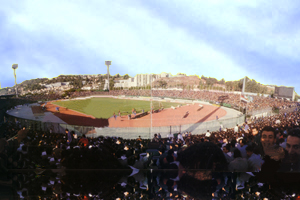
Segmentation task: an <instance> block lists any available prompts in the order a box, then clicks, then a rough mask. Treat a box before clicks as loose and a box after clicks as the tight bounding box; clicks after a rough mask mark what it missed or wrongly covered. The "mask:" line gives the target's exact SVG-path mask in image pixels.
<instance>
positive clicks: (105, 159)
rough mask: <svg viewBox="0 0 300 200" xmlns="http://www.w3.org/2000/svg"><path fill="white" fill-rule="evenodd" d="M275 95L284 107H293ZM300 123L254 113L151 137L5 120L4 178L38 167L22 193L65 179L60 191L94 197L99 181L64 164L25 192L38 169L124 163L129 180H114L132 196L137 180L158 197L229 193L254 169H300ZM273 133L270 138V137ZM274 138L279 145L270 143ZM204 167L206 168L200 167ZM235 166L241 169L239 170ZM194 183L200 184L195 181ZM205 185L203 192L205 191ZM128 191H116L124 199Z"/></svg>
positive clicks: (297, 118) (1, 145) (45, 189)
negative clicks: (230, 122)
mask: <svg viewBox="0 0 300 200" xmlns="http://www.w3.org/2000/svg"><path fill="white" fill-rule="evenodd" d="M126 95H128V94H126ZM274 102H275V103H277V104H276V105H277V106H287V107H288V106H289V104H279V103H278V102H277V101H274ZM299 123H300V114H299V112H290V113H282V114H279V115H274V116H269V117H261V118H254V119H252V120H251V121H247V122H245V123H244V124H237V125H236V127H233V128H224V127H220V130H219V131H213V132H210V131H209V130H208V131H207V133H203V134H201V135H193V133H191V132H186V133H178V135H177V134H176V135H172V134H170V135H169V136H168V138H161V136H160V134H159V133H158V134H155V135H154V137H153V140H152V141H150V140H148V139H142V138H140V137H139V138H137V139H136V140H127V139H122V138H117V137H97V138H89V137H86V136H85V135H82V136H78V135H77V134H76V133H75V132H73V131H69V130H66V132H65V134H56V133H53V132H52V131H51V130H50V131H49V132H43V131H33V130H30V129H29V130H27V127H21V126H20V124H19V123H18V122H17V121H15V122H12V121H8V122H6V123H4V124H2V125H1V127H0V130H1V131H0V133H1V141H0V155H1V160H0V167H1V171H2V173H1V177H0V178H1V180H0V181H1V182H0V184H11V183H10V180H14V179H15V175H14V174H13V173H12V172H13V171H14V170H22V169H31V170H34V173H29V174H28V175H29V176H27V178H24V179H25V180H22V181H21V184H20V181H19V182H18V186H17V187H18V189H19V191H21V195H25V196H26V195H35V194H45V193H47V194H48V193H49V194H50V193H52V192H53V191H54V190H55V189H57V188H58V185H64V190H65V191H66V192H65V193H63V192H60V193H59V195H60V198H61V197H63V198H68V197H70V196H71V197H76V195H77V194H80V195H83V196H88V195H89V194H92V193H93V195H92V196H97V195H98V196H101V194H100V193H99V192H98V193H97V192H95V190H93V191H94V192H92V189H95V188H93V184H88V183H86V184H87V185H88V187H83V188H80V185H81V184H80V183H74V182H77V181H76V180H77V179H76V178H74V177H76V175H75V174H74V173H73V174H72V173H70V172H67V174H68V173H69V176H64V173H62V172H61V171H60V174H53V173H50V175H49V176H48V178H47V179H44V180H43V181H44V182H47V184H46V185H43V186H41V187H39V188H38V189H35V190H27V191H26V192H24V191H22V190H21V188H22V186H24V185H26V186H28V187H30V186H29V185H30V184H33V182H32V180H34V179H32V176H35V175H36V174H42V173H47V170H53V169H59V170H62V171H63V170H64V169H69V170H70V169H72V170H80V169H89V170H94V169H122V170H125V171H126V172H125V173H123V175H124V174H125V178H124V180H122V179H120V180H119V183H117V184H115V185H113V186H112V187H115V188H118V191H122V192H123V193H124V195H125V197H126V196H128V195H129V194H131V195H132V194H136V192H137V191H135V192H134V189H133V188H136V187H137V188H139V190H138V195H137V196H139V197H140V196H144V197H145V198H150V197H149V196H147V195H146V193H145V191H148V190H149V191H151V193H152V194H153V196H152V197H153V198H164V197H166V198H167V197H172V196H173V197H174V196H175V197H176V196H177V197H176V198H180V197H182V195H181V193H182V192H185V193H187V194H189V195H191V196H196V197H207V196H209V195H211V194H212V193H213V195H214V196H216V197H220V196H223V197H224V195H225V196H226V195H227V196H229V194H231V193H232V192H233V191H235V190H236V189H243V188H245V187H246V183H247V182H248V181H249V180H250V179H251V177H252V176H253V173H257V172H262V171H266V170H267V171H268V172H270V171H271V172H277V171H283V172H291V171H296V172H299V171H300V165H299V164H300V163H299V155H298V153H297V151H295V148H297V145H298V146H300V143H299V144H290V142H288V140H289V138H291V137H295V138H296V139H297V137H299V138H300V134H298V132H297V131H295V130H297V128H299ZM265 133H268V135H266V134H265ZM265 135H266V137H267V138H264V137H265ZM269 137H271V139H270V138H269ZM266 141H267V142H268V145H269V143H270V144H271V145H269V147H272V148H273V149H271V150H270V148H266V147H265V146H264V145H263V144H265V143H264V142H266ZM293 141H295V140H293ZM293 149H294V150H293ZM299 154H300V153H299ZM297 156H298V157H297ZM291 158H293V159H294V161H293V162H291V161H290V160H291ZM295 159H298V160H296V161H295ZM144 169H152V170H162V171H160V172H159V173H154V174H152V173H151V175H149V174H145V173H144V172H143V170H144ZM199 169H200V170H204V171H200V172H198V171H197V172H196V171H194V170H199ZM174 170H175V171H174ZM3 172H4V173H3ZM217 172H218V173H217ZM229 172H237V173H238V174H237V175H235V177H234V176H232V175H230V174H228V173H229ZM246 172H252V173H246ZM70 174H72V176H71V175H70ZM92 174H94V175H95V174H97V173H96V172H94V173H92ZM99 174H100V175H101V176H105V175H103V174H101V173H99ZM114 175H115V176H114ZM117 175H118V176H117ZM77 176H78V177H79V176H81V179H80V181H81V180H83V182H84V183H85V179H84V177H86V176H90V175H87V174H85V173H81V174H80V175H78V174H77ZM110 176H111V177H114V178H115V180H118V178H120V177H121V176H122V174H118V173H115V172H114V173H112V174H111V175H110ZM128 176H129V177H131V178H128ZM53 177H54V179H53ZM66 177H67V178H66ZM17 179H18V178H17ZM100 179H101V178H100ZM18 180H19V179H18ZM150 180H152V181H150ZM95 181H96V180H95ZM98 181H99V180H98ZM106 181H108V180H106ZM63 182H65V183H66V182H67V183H68V184H64V183H63ZM108 182H109V181H108ZM92 183H93V182H92ZM233 183H234V184H233ZM99 184H100V183H99ZM34 185H35V184H34ZM66 185H72V186H74V187H69V186H68V187H67V186H66ZM192 185H197V187H195V188H193V187H191V186H192ZM23 188H24V187H23ZM74 188H76V189H74ZM222 188H224V189H222ZM49 191H50V192H49ZM197 191H198V193H199V191H200V193H201V194H200V195H198V196H197V194H196V193H197ZM123 193H122V194H123ZM125 193H126V194H125ZM120 194H121V193H118V194H114V195H111V196H110V197H116V198H117V197H118V195H120ZM129 196H130V195H129ZM102 197H103V195H102Z"/></svg>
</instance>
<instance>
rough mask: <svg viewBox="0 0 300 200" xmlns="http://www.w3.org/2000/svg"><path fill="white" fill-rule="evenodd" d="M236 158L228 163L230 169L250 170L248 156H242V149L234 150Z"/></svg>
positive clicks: (233, 170)
mask: <svg viewBox="0 0 300 200" xmlns="http://www.w3.org/2000/svg"><path fill="white" fill-rule="evenodd" d="M233 158H234V160H233V161H231V162H230V163H229V165H228V170H229V171H231V172H246V171H247V170H248V162H247V159H246V158H242V154H241V152H240V150H238V149H235V150H234V152H233Z"/></svg>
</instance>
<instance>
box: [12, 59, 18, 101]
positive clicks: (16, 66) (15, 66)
mask: <svg viewBox="0 0 300 200" xmlns="http://www.w3.org/2000/svg"><path fill="white" fill-rule="evenodd" d="M11 68H12V69H13V70H14V76H15V87H16V97H17V98H18V88H17V75H16V69H17V68H18V64H13V65H12V67H11Z"/></svg>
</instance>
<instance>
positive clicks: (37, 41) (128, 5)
mask: <svg viewBox="0 0 300 200" xmlns="http://www.w3.org/2000/svg"><path fill="white" fill-rule="evenodd" d="M299 8H300V2H299V1H295V0H277V1H266V0H261V1H254V0H230V1H228V0H209V1H208V0H203V1H201V0H190V1H185V0H181V1H177V0H173V1H169V0H151V1H135V0H114V1H111V0H109V1H105V0H101V1H99V0H94V1H93V0H89V1H82V0H70V1H58V0H51V1H50V0H49V1H47V0H43V1H37V0H35V1H33V0H23V1H3V2H2V4H1V7H0V51H1V53H0V82H1V86H2V88H3V87H11V86H13V85H14V77H13V70H12V69H11V66H12V64H14V63H17V64H18V65H19V68H18V69H17V82H18V83H20V82H22V81H24V80H27V79H34V78H43V77H46V78H52V77H56V76H58V75H60V74H106V66H105V65H104V62H105V60H111V61H112V65H111V67H110V73H111V74H112V75H115V74H117V73H119V74H121V75H124V74H129V75H130V76H134V75H136V74H138V73H161V72H170V73H172V74H173V75H175V74H177V73H178V72H181V73H186V74H187V75H194V74H197V75H199V76H201V75H204V76H207V77H208V76H210V77H215V78H217V79H221V78H225V80H226V81H228V80H237V79H241V78H243V77H244V76H248V77H249V78H251V79H255V80H256V81H258V82H260V83H263V84H275V85H284V86H294V87H295V90H296V92H297V93H298V94H299V93H300V81H298V80H299V78H298V77H299V75H298V73H299V71H300V70H299V67H300V9H299Z"/></svg>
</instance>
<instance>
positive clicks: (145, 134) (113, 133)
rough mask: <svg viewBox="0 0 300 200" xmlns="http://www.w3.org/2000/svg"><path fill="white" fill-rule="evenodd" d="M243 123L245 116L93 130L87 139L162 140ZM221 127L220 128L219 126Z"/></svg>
mask: <svg viewBox="0 0 300 200" xmlns="http://www.w3.org/2000/svg"><path fill="white" fill-rule="evenodd" d="M244 122H245V115H240V116H238V117H233V118H228V119H218V120H213V121H208V122H199V123H194V124H186V125H178V126H161V127H152V128H151V127H126V128H107V127H105V128H95V133H91V134H89V137H98V136H109V137H122V138H126V139H136V138H138V137H139V136H141V138H144V139H151V138H153V136H154V134H155V133H160V134H161V136H162V137H163V138H167V137H169V135H170V134H173V135H174V136H176V135H177V134H178V133H186V132H192V134H193V135H201V134H204V133H206V132H207V130H209V131H218V130H219V129H220V128H221V127H223V128H232V127H234V126H235V125H236V124H241V123H244ZM221 125H222V126H221Z"/></svg>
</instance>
